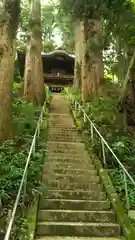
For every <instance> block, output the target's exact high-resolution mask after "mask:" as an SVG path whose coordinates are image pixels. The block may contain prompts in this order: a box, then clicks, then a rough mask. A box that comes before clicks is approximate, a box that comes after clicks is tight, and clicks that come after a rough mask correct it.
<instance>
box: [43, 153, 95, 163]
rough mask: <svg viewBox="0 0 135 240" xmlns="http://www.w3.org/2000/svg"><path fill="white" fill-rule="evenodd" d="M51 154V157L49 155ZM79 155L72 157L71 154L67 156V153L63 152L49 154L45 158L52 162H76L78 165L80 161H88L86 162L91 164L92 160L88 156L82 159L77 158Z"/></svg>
mask: <svg viewBox="0 0 135 240" xmlns="http://www.w3.org/2000/svg"><path fill="white" fill-rule="evenodd" d="M51 156H52V157H51ZM79 156H80V155H76V156H75V157H73V156H72V155H71V156H68V155H66V156H65V155H64V156H63V154H57V155H56V154H49V155H48V157H47V159H48V161H52V162H53V161H54V162H59V163H63V162H64V163H65V162H67V163H76V164H78V165H80V164H81V163H85V164H86V163H88V164H92V161H91V160H90V158H89V157H86V159H84V158H83V159H82V158H79Z"/></svg>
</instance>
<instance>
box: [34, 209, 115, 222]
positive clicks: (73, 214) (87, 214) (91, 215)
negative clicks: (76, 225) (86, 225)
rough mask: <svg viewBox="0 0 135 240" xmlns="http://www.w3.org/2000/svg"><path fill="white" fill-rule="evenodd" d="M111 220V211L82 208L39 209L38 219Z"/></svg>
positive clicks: (66, 220) (63, 220)
mask: <svg viewBox="0 0 135 240" xmlns="http://www.w3.org/2000/svg"><path fill="white" fill-rule="evenodd" d="M71 219H72V222H95V223H96V222H99V223H100V222H101V223H105V222H111V223H115V220H116V219H115V213H114V212H113V211H86V210H85V211H84V210H81V211H80V210H57V209H56V210H52V209H49V210H40V211H39V213H38V221H39V222H41V221H62V222H70V221H71Z"/></svg>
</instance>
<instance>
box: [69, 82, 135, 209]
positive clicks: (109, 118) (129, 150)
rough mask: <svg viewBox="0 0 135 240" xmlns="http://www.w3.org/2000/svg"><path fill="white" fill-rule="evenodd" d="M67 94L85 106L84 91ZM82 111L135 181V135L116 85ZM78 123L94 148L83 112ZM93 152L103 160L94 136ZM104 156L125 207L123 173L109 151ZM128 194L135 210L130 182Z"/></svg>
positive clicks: (89, 144) (134, 195) (77, 114)
mask: <svg viewBox="0 0 135 240" xmlns="http://www.w3.org/2000/svg"><path fill="white" fill-rule="evenodd" d="M68 92H69V95H70V96H71V98H72V99H73V100H77V101H78V102H79V103H80V104H81V105H82V101H81V91H80V92H79V91H78V90H76V89H75V88H69V89H68ZM83 108H84V109H85V112H86V113H87V115H88V116H89V117H90V119H91V120H92V121H93V123H94V124H95V126H96V127H97V129H98V130H99V132H100V133H101V135H102V136H103V137H104V139H105V140H106V141H107V143H108V144H109V146H110V147H111V148H112V150H113V151H114V153H115V154H116V156H117V157H118V158H119V159H120V161H121V162H122V164H123V165H124V166H125V168H126V169H127V170H128V172H129V173H130V174H131V175H132V177H133V179H135V157H134V156H135V133H134V129H133V128H132V127H128V126H125V122H124V120H123V113H121V111H120V109H119V88H118V86H117V84H112V83H109V82H108V83H107V87H106V89H105V91H104V94H103V95H102V96H100V97H95V98H94V99H93V100H92V101H91V102H87V103H86V104H85V106H83ZM76 122H78V125H80V126H79V127H80V128H81V130H82V131H83V133H85V134H86V135H87V137H88V139H89V142H88V144H87V145H88V146H87V147H89V146H90V147H91V141H90V139H91V137H90V124H89V123H88V121H86V122H85V123H84V122H83V114H82V112H76ZM93 150H94V152H95V153H96V155H97V156H98V157H99V158H100V159H102V148H101V141H100V140H99V137H97V135H96V134H94V143H93ZM105 154H106V161H107V168H108V170H109V173H110V175H111V179H112V182H113V184H114V186H115V189H116V191H117V192H118V193H119V196H120V198H121V200H122V201H123V202H124V203H125V206H126V199H125V185H124V180H123V173H122V171H121V169H120V168H119V165H118V163H117V162H116V161H115V159H114V157H113V156H112V154H111V153H110V152H109V151H108V150H107V149H106V150H105ZM128 194H129V200H130V205H131V208H132V209H135V190H134V187H133V185H132V183H131V182H130V181H128Z"/></svg>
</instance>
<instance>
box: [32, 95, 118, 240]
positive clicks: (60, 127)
mask: <svg viewBox="0 0 135 240" xmlns="http://www.w3.org/2000/svg"><path fill="white" fill-rule="evenodd" d="M49 123H50V127H49V136H48V138H49V139H48V160H47V161H46V162H45V164H44V168H43V175H42V182H43V184H45V187H47V190H46V192H45V193H44V194H43V196H42V197H40V200H39V208H38V214H37V225H36V232H35V239H37V240H41V239H42V240H47V239H48V240H49V239H50V240H51V239H57V238H58V239H63V238H64V239H67V240H68V239H78V238H79V239H86V237H90V238H89V239H91V238H92V237H96V238H94V239H104V240H105V239H117V238H119V236H120V235H121V229H120V226H119V224H118V223H117V221H116V216H115V213H114V211H113V209H112V208H111V205H110V202H109V201H108V199H107V196H106V193H105V191H104V188H103V186H102V183H101V182H100V179H99V176H98V174H97V171H96V170H95V167H94V165H93V163H92V160H91V159H90V157H89V156H88V153H87V151H86V149H85V145H84V143H83V142H82V139H81V136H80V135H79V133H78V132H77V130H76V127H75V125H74V123H73V119H72V116H71V113H70V109H69V106H68V102H67V101H66V99H65V98H64V96H63V95H61V94H58V93H57V94H56V93H55V94H53V98H52V104H51V109H50V122H49ZM58 236H59V237H58ZM110 237H111V238H110Z"/></svg>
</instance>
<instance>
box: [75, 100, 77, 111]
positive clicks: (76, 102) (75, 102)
mask: <svg viewBox="0 0 135 240" xmlns="http://www.w3.org/2000/svg"><path fill="white" fill-rule="evenodd" d="M76 108H77V102H76V101H75V111H76Z"/></svg>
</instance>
